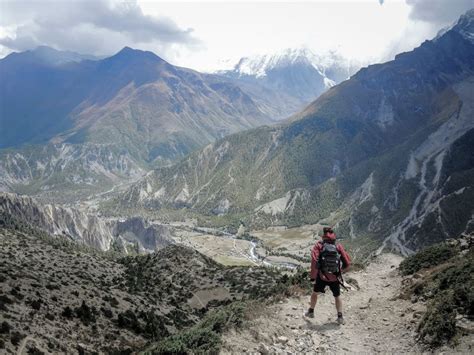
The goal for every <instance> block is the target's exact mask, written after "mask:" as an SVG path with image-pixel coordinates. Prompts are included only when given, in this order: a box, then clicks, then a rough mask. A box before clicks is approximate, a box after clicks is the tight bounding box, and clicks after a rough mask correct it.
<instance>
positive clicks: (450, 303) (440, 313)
mask: <svg viewBox="0 0 474 355" xmlns="http://www.w3.org/2000/svg"><path fill="white" fill-rule="evenodd" d="M473 273H474V251H470V252H469V253H468V254H467V255H464V256H462V257H458V258H456V260H455V263H454V264H453V265H451V266H449V267H448V268H447V269H444V270H443V271H441V272H439V273H436V274H434V275H433V276H432V277H431V278H430V280H429V281H428V282H427V283H428V284H429V286H430V287H428V288H429V289H430V290H431V292H434V295H433V296H432V299H431V300H430V302H429V303H428V305H427V311H426V313H425V315H424V316H423V318H422V319H421V321H420V324H419V326H418V333H419V337H420V339H421V340H422V341H423V342H425V343H427V344H429V345H431V346H434V347H437V346H440V345H442V344H444V343H447V342H449V341H451V340H452V339H453V338H454V337H455V336H456V334H457V330H456V315H457V314H458V313H460V314H465V315H467V316H468V317H472V316H473V315H474V314H473V313H474V279H473V277H472V275H473Z"/></svg>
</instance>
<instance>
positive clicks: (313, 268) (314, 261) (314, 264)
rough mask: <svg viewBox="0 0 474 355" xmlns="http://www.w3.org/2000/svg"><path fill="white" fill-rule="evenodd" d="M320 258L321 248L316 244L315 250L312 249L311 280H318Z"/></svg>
mask: <svg viewBox="0 0 474 355" xmlns="http://www.w3.org/2000/svg"><path fill="white" fill-rule="evenodd" d="M318 258H319V248H318V245H317V244H316V245H315V246H314V247H313V250H312V251H311V273H310V277H311V281H314V280H316V276H318V269H317V263H318Z"/></svg>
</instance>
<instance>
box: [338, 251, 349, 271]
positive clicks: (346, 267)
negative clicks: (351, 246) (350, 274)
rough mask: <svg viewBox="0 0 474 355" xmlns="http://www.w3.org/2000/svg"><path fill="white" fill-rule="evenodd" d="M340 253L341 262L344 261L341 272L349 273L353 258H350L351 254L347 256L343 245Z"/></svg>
mask: <svg viewBox="0 0 474 355" xmlns="http://www.w3.org/2000/svg"><path fill="white" fill-rule="evenodd" d="M340 253H341V260H342V269H341V271H342V272H347V271H349V269H350V267H351V258H350V256H349V254H347V252H346V251H345V250H344V247H343V246H342V245H341V250H340Z"/></svg>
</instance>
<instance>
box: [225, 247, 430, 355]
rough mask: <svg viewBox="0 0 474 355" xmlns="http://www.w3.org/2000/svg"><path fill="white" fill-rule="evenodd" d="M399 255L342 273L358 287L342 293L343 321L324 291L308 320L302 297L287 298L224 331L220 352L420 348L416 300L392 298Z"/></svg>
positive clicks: (396, 288) (398, 350)
mask: <svg viewBox="0 0 474 355" xmlns="http://www.w3.org/2000/svg"><path fill="white" fill-rule="evenodd" d="M401 260H402V258H401V257H400V256H397V255H394V254H381V255H379V256H378V257H377V258H376V259H375V260H374V261H373V262H372V263H371V264H370V265H369V266H368V267H367V269H366V270H363V271H357V272H351V273H349V274H348V275H347V276H346V278H349V277H350V278H353V279H355V280H356V281H357V282H358V285H359V286H360V290H356V289H355V288H354V289H352V290H350V291H347V292H344V293H343V295H342V299H343V302H344V317H345V319H346V324H345V325H342V326H340V325H338V324H337V323H336V322H335V319H336V311H335V306H334V298H333V297H332V294H331V293H330V291H329V290H326V294H325V295H323V296H320V297H319V299H318V305H317V306H316V310H315V318H314V319H307V318H305V317H304V316H303V313H304V311H305V310H306V309H307V307H308V301H309V299H308V297H307V296H304V297H293V298H289V299H287V300H286V301H283V302H281V303H279V304H276V305H273V306H272V307H270V308H269V309H268V310H266V311H264V313H263V314H262V315H261V316H259V317H258V318H256V319H254V320H252V321H251V324H250V325H249V326H248V327H246V328H245V329H243V330H239V331H235V330H233V331H231V332H230V333H228V334H227V335H225V336H224V347H223V350H222V353H223V354H236V353H243V352H250V353H263V354H273V353H284V354H287V353H291V354H302V353H303V354H304V353H316V352H318V353H319V352H330V353H344V352H346V353H375V352H384V353H387V352H389V353H407V352H421V349H420V348H419V347H418V346H417V345H416V343H415V341H414V336H415V329H414V328H415V324H416V323H417V319H418V318H419V317H420V314H421V311H422V305H419V304H412V303H411V302H410V301H405V300H400V299H398V298H396V295H398V293H399V290H400V284H401V278H400V276H399V275H398V273H397V270H396V267H397V266H398V264H399V263H400V261H401ZM309 287H311V285H310V284H309V282H308V288H309Z"/></svg>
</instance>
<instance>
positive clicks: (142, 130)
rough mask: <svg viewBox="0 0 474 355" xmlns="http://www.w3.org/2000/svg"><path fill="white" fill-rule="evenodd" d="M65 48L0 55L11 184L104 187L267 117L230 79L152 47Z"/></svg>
mask: <svg viewBox="0 0 474 355" xmlns="http://www.w3.org/2000/svg"><path fill="white" fill-rule="evenodd" d="M44 53H46V54H44ZM45 57H47V58H48V60H43V59H42V58H45ZM51 57H54V58H55V59H54V60H53V59H50V58H51ZM71 57H74V56H73V55H69V54H68V53H66V54H65V53H64V52H56V51H54V50H52V49H47V48H39V49H37V50H36V51H31V52H23V53H14V54H11V55H9V56H7V57H6V58H4V59H2V60H0V76H1V77H2V80H1V82H0V97H1V100H2V102H1V105H0V132H1V139H0V148H5V149H3V150H2V151H1V152H0V156H1V158H0V166H1V167H2V169H1V170H2V178H3V179H2V185H4V186H5V185H6V186H7V187H8V189H9V190H12V191H21V192H23V191H25V190H28V191H29V192H36V193H38V192H41V193H43V192H45V193H47V192H48V191H53V193H55V192H57V191H58V190H59V191H64V190H66V189H82V188H83V189H85V190H87V191H94V190H97V189H99V190H103V189H104V187H106V188H110V185H111V184H114V183H116V182H117V181H123V179H124V178H126V179H127V178H132V179H133V178H136V176H137V175H140V174H143V171H145V170H147V169H148V168H149V166H153V165H160V164H169V162H171V161H173V160H176V159H179V158H181V157H182V156H184V155H185V154H187V153H189V152H190V151H193V150H195V149H197V148H199V147H202V146H203V145H205V144H207V143H209V142H211V141H214V140H215V139H219V138H222V137H224V136H225V135H228V134H230V133H235V132H237V131H240V130H243V129H249V128H252V127H256V126H259V125H262V124H265V123H269V122H271V120H270V119H269V117H268V115H267V113H265V109H261V108H260V107H259V105H258V104H257V103H256V102H255V101H254V100H253V99H252V97H251V96H250V95H248V94H247V93H245V92H244V91H243V90H241V89H240V88H239V87H238V86H236V85H235V84H233V83H232V82H230V81H229V80H228V79H224V78H221V77H219V76H216V75H211V74H201V73H198V72H196V71H193V70H189V69H185V68H180V67H175V66H173V65H171V64H169V63H167V62H166V61H164V60H163V59H161V58H160V57H158V56H156V55H155V54H154V53H151V52H144V51H139V50H133V49H131V48H124V49H123V50H121V51H120V52H119V53H117V54H116V55H114V56H112V57H109V58H105V59H102V60H95V61H91V60H81V61H79V62H76V61H70V60H67V61H66V58H71ZM52 63H54V65H53V64H52ZM6 148H8V149H6ZM55 162H60V164H59V165H58V164H55ZM107 186H108V187H107ZM41 189H45V191H43V190H41Z"/></svg>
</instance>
